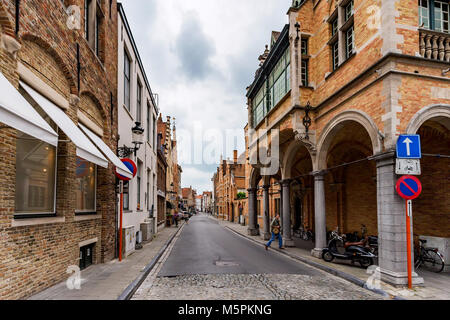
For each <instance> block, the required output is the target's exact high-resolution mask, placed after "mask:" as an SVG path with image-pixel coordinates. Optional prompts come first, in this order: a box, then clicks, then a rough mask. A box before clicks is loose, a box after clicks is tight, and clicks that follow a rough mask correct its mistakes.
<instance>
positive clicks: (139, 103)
mask: <svg viewBox="0 0 450 320" xmlns="http://www.w3.org/2000/svg"><path fill="white" fill-rule="evenodd" d="M136 96H137V97H136V121H137V122H142V84H141V82H140V81H139V80H138V82H137V92H136Z"/></svg>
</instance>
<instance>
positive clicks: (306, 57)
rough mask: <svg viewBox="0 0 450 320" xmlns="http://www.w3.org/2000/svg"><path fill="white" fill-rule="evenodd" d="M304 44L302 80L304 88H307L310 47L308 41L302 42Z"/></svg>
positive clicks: (303, 40)
mask: <svg viewBox="0 0 450 320" xmlns="http://www.w3.org/2000/svg"><path fill="white" fill-rule="evenodd" d="M301 43H302V50H301V52H302V63H301V80H302V86H303V87H307V86H308V85H309V72H308V71H309V70H308V68H309V52H308V50H309V48H308V47H309V46H308V39H306V38H304V39H302V41H301Z"/></svg>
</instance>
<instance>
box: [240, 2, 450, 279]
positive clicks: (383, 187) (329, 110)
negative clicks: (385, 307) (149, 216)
mask: <svg viewBox="0 0 450 320" xmlns="http://www.w3.org/2000/svg"><path fill="white" fill-rule="evenodd" d="M350 2H351V1H346V0H344V1H321V0H317V1H316V0H306V1H304V2H302V4H300V5H298V6H297V7H292V8H290V10H289V12H288V16H289V22H290V23H289V30H288V32H287V33H285V34H284V36H283V32H282V33H281V35H280V36H279V38H278V40H277V42H276V43H275V44H274V45H272V49H271V51H270V52H269V54H268V55H266V59H263V64H262V66H261V68H260V69H259V70H258V72H257V74H256V78H255V82H254V83H253V84H252V85H251V86H250V87H249V89H248V95H247V96H248V98H249V104H248V108H249V127H248V128H247V129H246V130H247V132H248V133H249V136H248V137H247V140H248V141H247V146H248V151H247V152H248V155H250V159H252V155H254V154H257V153H256V152H257V149H258V145H259V146H261V143H264V141H263V140H264V139H258V138H257V137H258V136H259V137H261V136H263V134H264V132H266V131H268V143H269V146H270V144H271V141H272V140H273V139H274V137H275V136H273V134H274V133H272V132H271V130H272V129H277V130H278V132H279V140H280V143H279V145H280V159H279V163H280V166H279V169H280V170H279V172H278V173H277V174H273V175H272V176H271V177H270V178H271V179H272V180H274V181H273V182H270V184H271V185H277V184H280V183H281V182H284V183H285V184H286V190H287V191H289V192H290V196H289V199H290V205H288V207H285V208H286V209H287V208H289V210H283V211H284V218H285V220H290V226H291V228H289V229H292V227H293V226H294V225H296V227H298V223H296V220H297V218H296V216H295V212H296V210H299V209H298V207H299V206H300V205H299V204H300V203H301V209H300V210H301V211H302V213H301V215H302V219H301V220H302V222H303V224H304V225H305V226H308V227H310V228H313V230H315V231H316V248H317V249H318V250H317V251H318V252H320V251H321V248H323V247H324V246H325V245H326V240H325V233H326V231H327V230H328V231H330V230H333V229H335V228H336V227H339V230H340V232H353V231H359V232H360V230H361V225H362V224H365V225H366V226H367V229H368V232H369V233H370V234H378V235H379V237H380V242H381V248H380V249H381V251H380V266H381V267H382V269H383V270H386V271H385V272H384V275H385V277H386V280H388V281H390V282H393V283H395V284H403V283H404V281H405V278H404V274H405V272H406V268H405V259H406V257H403V255H402V254H399V252H402V250H405V243H406V236H405V232H406V231H405V229H406V227H405V226H404V221H403V220H404V219H403V215H404V212H403V211H404V203H403V201H402V200H401V199H400V198H399V197H398V196H397V195H396V194H395V191H394V185H393V182H394V181H395V180H396V179H397V178H398V177H397V176H396V175H395V172H394V165H393V164H394V160H395V159H394V157H395V154H394V151H395V144H396V141H397V138H398V135H399V134H401V133H410V134H415V133H419V134H421V136H422V139H423V150H424V152H425V150H428V151H427V152H426V154H427V155H426V156H425V157H424V159H423V160H422V170H423V175H422V177H421V179H422V180H423V183H424V187H425V188H426V189H427V190H426V191H425V190H424V193H423V195H422V196H421V197H420V199H418V200H417V201H415V204H414V208H415V209H414V210H415V217H414V234H417V235H426V236H438V237H446V238H448V237H450V233H449V231H448V230H449V228H448V226H449V222H450V221H449V220H448V201H447V199H449V198H450V194H448V192H447V191H444V192H443V193H442V195H441V194H439V193H436V190H450V188H448V184H449V176H448V174H442V173H443V172H445V171H447V172H448V168H449V162H448V159H447V158H445V157H438V156H436V155H438V154H443V155H448V154H449V152H450V140H449V129H450V126H449V118H450V81H449V80H450V75H449V73H448V66H449V64H448V63H449V61H450V43H449V40H450V37H449V35H448V34H445V33H440V32H436V31H429V30H425V29H421V28H419V27H418V21H419V16H418V12H419V10H418V2H417V1H416V0H395V1H392V0H368V1H362V0H354V1H353V11H351V12H352V14H349V18H348V20H345V16H344V15H345V8H346V6H347V5H348V4H349V3H350ZM335 17H337V18H338V20H337V21H338V23H337V25H338V28H337V33H336V35H335V36H333V34H332V22H333V20H334V18H335ZM297 23H298V25H296V24H297ZM351 25H353V28H354V33H353V39H354V44H353V50H352V51H351V52H350V53H349V54H347V53H346V51H345V50H346V47H345V44H347V43H346V42H345V41H346V39H345V36H346V35H347V33H345V32H346V30H348V29H349V28H350V26H351ZM430 34H432V35H433V36H430ZM297 36H298V38H297ZM300 40H304V41H307V43H308V46H307V48H308V49H307V52H302V49H304V47H301V41H300ZM286 41H288V42H289V48H290V49H289V50H290V57H291V58H290V59H291V60H290V82H291V88H292V89H291V90H290V91H289V92H288V93H287V94H286V96H285V97H283V98H282V99H281V100H280V102H278V103H277V104H276V105H275V106H270V108H271V109H270V110H268V112H267V115H266V116H265V120H263V121H261V123H259V124H257V125H256V127H255V126H254V125H252V124H253V121H252V120H253V119H254V116H255V115H254V114H253V111H252V108H253V104H252V103H253V100H254V99H255V95H256V93H257V91H258V90H259V88H260V86H261V83H262V81H261V80H260V77H258V75H260V74H262V75H265V74H269V72H270V70H271V68H273V66H274V65H275V64H276V63H277V56H279V55H278V54H279V53H278V52H277V51H276V50H277V46H282V43H283V42H286ZM334 41H339V46H338V49H339V50H338V51H339V54H338V57H339V63H338V65H337V67H336V68H335V69H333V61H332V52H333V51H332V49H333V47H332V44H333V43H334ZM303 61H308V67H307V70H308V84H307V86H305V85H304V84H302V82H301V75H302V74H301V70H302V69H301V62H303ZM446 69H447V71H446ZM308 102H309V103H310V106H311V107H312V110H311V112H310V113H309V117H310V118H311V125H310V126H309V127H308V128H307V127H305V125H304V124H303V121H304V120H305V115H306V111H305V110H306V107H307V104H308ZM307 129H308V130H307ZM260 151H261V150H260ZM257 164H258V165H257ZM252 165H253V166H250V165H249V164H248V166H247V170H246V176H247V181H248V182H247V185H248V187H249V188H257V187H258V186H261V185H262V184H263V183H265V184H267V183H268V182H267V181H268V179H269V177H266V176H261V174H260V168H261V166H263V165H260V164H259V163H252ZM313 176H314V177H313ZM320 177H323V181H324V184H323V188H322V184H321V183H320V181H322V179H321V178H320ZM314 179H315V180H314ZM315 181H316V182H315ZM283 190H284V188H283ZM317 191H319V192H320V193H321V194H320V196H321V197H320V198H318V197H317ZM322 193H323V196H322ZM286 199H288V198H286ZM296 199H299V200H300V202H297V205H295V201H296ZM322 199H324V201H323V202H322ZM257 200H260V196H258V195H257V196H256V198H255V200H252V201H257ZM273 200H274V196H271V201H270V202H273ZM249 202H251V199H249ZM257 205H258V203H257V202H255V207H256V206H257ZM249 206H250V207H251V206H252V205H251V204H250V203H249ZM270 211H272V209H270ZM445 212H446V213H445ZM256 214H257V213H256V212H249V216H250V217H249V220H250V223H249V232H250V233H255V232H256V231H257V230H256V229H259V228H261V229H263V226H264V223H263V224H261V222H264V221H263V220H264V219H256V220H255V218H254V216H255V215H256ZM322 217H323V221H324V224H318V223H317V221H318V219H319V218H320V221H322ZM258 225H259V228H258ZM285 229H286V228H285ZM284 232H286V238H287V240H288V243H289V240H290V237H291V230H285V231H284ZM317 239H321V240H317ZM415 239H416V240H417V238H415Z"/></svg>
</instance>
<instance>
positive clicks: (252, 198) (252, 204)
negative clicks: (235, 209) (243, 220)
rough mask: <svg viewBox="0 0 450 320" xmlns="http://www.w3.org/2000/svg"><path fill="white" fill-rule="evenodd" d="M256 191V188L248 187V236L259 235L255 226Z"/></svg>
mask: <svg viewBox="0 0 450 320" xmlns="http://www.w3.org/2000/svg"><path fill="white" fill-rule="evenodd" d="M256 191H257V189H253V188H251V189H248V235H250V236H257V235H259V230H258V228H257V227H256V219H257V217H256Z"/></svg>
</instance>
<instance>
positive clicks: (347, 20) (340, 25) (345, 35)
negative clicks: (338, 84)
mask: <svg viewBox="0 0 450 320" xmlns="http://www.w3.org/2000/svg"><path fill="white" fill-rule="evenodd" d="M354 14H355V8H354V1H353V0H350V1H343V4H342V5H340V6H338V7H337V8H336V10H335V12H334V13H333V14H332V19H330V20H329V23H330V29H331V39H330V41H329V42H328V44H329V45H330V51H331V55H330V56H331V66H332V70H333V71H335V70H336V69H337V68H338V67H339V66H340V65H341V64H342V63H343V62H345V61H346V60H347V59H349V58H351V57H352V56H353V55H354V54H355V25H354ZM340 21H341V22H340ZM339 38H341V39H342V40H343V41H339Z"/></svg>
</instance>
